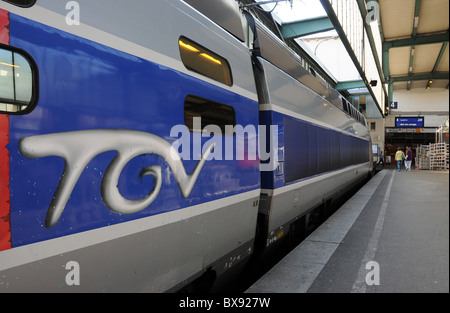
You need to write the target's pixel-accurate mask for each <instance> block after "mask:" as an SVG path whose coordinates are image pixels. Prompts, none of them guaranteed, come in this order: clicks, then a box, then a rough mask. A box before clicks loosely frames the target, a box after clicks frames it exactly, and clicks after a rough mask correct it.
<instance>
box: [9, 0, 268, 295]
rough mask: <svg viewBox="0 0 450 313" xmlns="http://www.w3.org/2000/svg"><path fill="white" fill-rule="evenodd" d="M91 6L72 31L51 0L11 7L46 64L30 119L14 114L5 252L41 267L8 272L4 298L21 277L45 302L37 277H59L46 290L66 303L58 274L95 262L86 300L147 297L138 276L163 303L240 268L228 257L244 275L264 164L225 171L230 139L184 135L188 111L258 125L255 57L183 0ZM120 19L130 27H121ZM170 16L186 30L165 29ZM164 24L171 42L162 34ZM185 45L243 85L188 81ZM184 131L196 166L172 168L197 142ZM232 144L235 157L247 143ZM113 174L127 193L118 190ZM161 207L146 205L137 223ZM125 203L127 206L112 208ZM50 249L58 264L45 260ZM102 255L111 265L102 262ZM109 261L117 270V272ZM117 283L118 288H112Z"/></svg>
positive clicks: (21, 33) (13, 36)
mask: <svg viewBox="0 0 450 313" xmlns="http://www.w3.org/2000/svg"><path fill="white" fill-rule="evenodd" d="M79 4H80V7H81V8H82V9H83V11H82V12H83V13H84V12H86V14H83V26H80V28H77V26H72V27H69V26H67V25H66V24H65V15H66V14H67V11H65V10H64V9H65V8H64V6H61V5H60V2H58V1H50V0H44V1H39V3H37V4H36V5H35V6H33V7H31V8H17V7H14V6H12V5H8V4H4V3H3V2H2V6H3V5H5V6H7V7H8V8H9V9H10V11H11V12H10V13H9V19H10V21H9V26H10V27H9V29H10V45H11V46H13V47H15V48H18V49H21V50H23V51H26V52H27V53H28V54H29V55H30V56H31V58H33V59H34V61H35V62H36V65H37V68H38V69H39V84H40V88H39V103H38V105H37V106H36V108H35V109H34V110H33V111H32V112H31V113H29V114H26V115H10V116H9V123H10V125H9V144H8V146H7V148H8V150H9V156H10V162H9V163H10V172H11V177H10V186H9V187H10V195H11V199H10V202H11V207H10V216H11V219H10V220H11V224H10V226H11V247H12V249H11V250H6V251H3V252H0V260H10V259H11V258H13V259H16V260H17V258H14V256H15V255H16V253H19V255H21V257H20V258H22V259H25V260H29V263H28V264H23V265H21V266H20V267H17V269H16V266H15V265H14V262H13V263H10V262H6V261H2V262H1V263H2V264H3V267H2V273H3V272H4V273H5V277H9V279H8V281H4V280H2V282H5V283H4V284H1V286H0V288H5V291H8V290H16V291H17V290H21V287H23V285H16V287H17V289H15V288H13V286H12V284H11V282H12V281H13V280H14V279H15V278H13V277H21V278H22V279H23V282H24V284H25V285H26V284H29V288H25V289H24V290H28V291H29V290H33V287H36V285H34V284H32V283H30V279H31V280H34V279H35V278H33V277H34V276H33V275H31V276H27V274H29V272H28V271H27V270H25V269H26V268H29V269H30V270H31V271H35V272H40V273H47V274H45V275H49V277H50V278H49V279H44V280H41V282H43V281H44V282H45V284H42V285H40V286H39V288H38V289H37V290H40V291H58V290H59V287H60V285H61V282H64V280H61V277H60V276H58V275H57V274H56V275H52V274H51V273H50V272H49V271H51V268H52V267H54V264H57V263H58V264H61V262H62V260H66V257H70V258H71V261H77V260H80V264H81V263H83V262H82V260H86V259H89V263H90V265H86V266H83V265H81V266H82V270H86V272H84V273H86V276H85V277H89V278H86V279H87V281H86V282H89V283H86V284H81V289H80V290H87V291H94V290H97V291H101V290H114V291H119V290H120V291H125V290H139V288H137V287H136V285H135V287H130V285H128V284H127V283H123V282H130V284H133V279H134V278H133V277H137V276H136V273H138V272H139V271H140V270H142V271H141V272H140V273H145V274H143V275H144V276H142V277H141V278H142V279H143V280H142V282H143V285H142V286H144V285H145V288H143V289H147V290H151V291H165V290H169V289H171V288H173V287H175V286H182V285H183V284H186V283H189V282H190V281H191V280H192V279H193V278H195V277H197V276H199V275H201V274H202V273H203V272H204V271H206V270H207V269H208V268H212V267H219V268H214V270H216V271H217V272H220V271H223V270H224V269H222V267H223V266H227V267H230V266H231V265H232V264H233V262H230V261H229V260H228V261H227V258H231V259H232V260H234V261H235V263H236V259H237V260H239V261H240V260H242V259H244V255H243V254H242V251H243V250H245V251H246V252H247V255H248V254H249V253H251V247H252V242H253V237H254V233H255V229H256V217H257V211H258V207H257V203H258V195H259V190H260V174H259V160H258V158H257V155H256V156H255V158H253V159H252V160H247V161H245V160H244V161H242V160H225V151H220V153H218V152H217V151H216V150H213V151H212V152H211V149H209V151H208V148H211V145H212V144H216V147H218V145H219V144H223V141H225V140H226V138H225V137H227V136H225V134H223V135H220V136H214V138H213V139H211V138H210V137H207V136H202V134H201V133H195V132H194V133H193V132H189V130H188V127H187V125H185V124H186V118H187V115H189V114H195V113H198V112H195V111H194V113H192V112H191V111H189V112H188V111H187V109H186V107H187V106H188V103H187V102H188V100H187V99H190V100H189V101H191V102H192V101H198V102H199V103H202V102H205V103H207V104H210V105H219V104H220V105H225V106H227V107H231V108H232V110H231V111H229V112H231V113H230V114H233V115H234V119H235V123H239V124H242V125H253V126H256V127H257V125H258V103H257V102H256V101H255V100H256V90H255V87H254V82H253V74H252V67H251V60H250V53H249V51H248V49H247V48H246V46H245V45H244V44H242V42H241V41H239V40H237V39H236V38H235V37H234V36H231V35H230V34H228V33H227V32H225V31H224V30H223V29H221V28H220V27H219V26H217V25H215V24H214V23H212V22H211V21H210V20H208V19H207V18H205V17H204V16H202V15H201V14H200V13H198V12H197V11H196V10H194V9H192V8H191V7H190V6H188V5H186V4H185V3H184V2H182V1H163V2H161V3H159V4H158V8H157V10H156V8H154V7H153V5H152V4H151V3H146V4H144V6H147V7H142V5H140V6H133V5H129V4H128V3H125V2H123V3H120V2H115V3H110V2H108V1H105V2H102V3H101V2H92V1H79ZM118 12H120V14H121V16H124V17H129V18H128V19H126V20H125V21H123V18H120V17H119V16H117V14H118ZM90 14H92V15H90ZM149 15H150V16H149ZM114 16H117V18H118V19H115V18H112V17H114ZM167 16H171V18H172V19H175V20H176V21H177V24H176V25H177V27H173V25H169V24H168V23H167V22H168V19H167ZM131 17H132V18H131ZM118 21H122V22H124V23H125V25H123V24H121V23H118ZM162 25H165V27H167V28H166V31H164V32H160V31H159V29H158V28H159V27H161V26H162ZM155 29H158V31H155ZM181 36H183V37H181ZM180 38H188V39H189V40H191V41H192V42H195V43H196V44H198V45H199V46H202V47H205V51H206V49H208V50H209V51H211V53H212V52H214V53H215V54H214V55H216V54H217V55H220V56H221V57H223V58H225V59H226V61H227V62H228V64H229V66H230V68H231V73H232V85H231V86H228V85H226V84H224V83H222V82H219V81H217V80H216V79H211V78H209V77H206V76H204V75H202V74H200V73H198V72H196V71H192V70H190V69H188V68H187V67H186V66H185V65H184V63H183V60H182V59H181V57H180V49H182V47H181V46H180V45H181V43H180ZM205 60H206V61H205V62H214V61H215V60H211V58H210V59H209V60H208V59H205ZM192 99H194V100H192ZM189 105H191V104H189ZM200 117H201V116H200ZM174 126H178V128H176V131H174V132H172V128H173V127H174ZM179 126H185V130H186V131H187V134H188V135H187V137H185V138H184V139H186V138H187V139H188V140H187V142H186V141H184V142H183V146H182V147H180V149H179V150H178V151H176V153H179V154H181V153H182V152H183V149H187V150H188V152H189V155H188V159H182V160H178V161H172V160H171V159H170V153H171V148H170V147H171V146H172V144H174V143H175V142H176V141H177V140H178V139H180V134H183V135H186V132H182V133H179V132H178V130H180V129H181V130H183V127H181V128H180V127H179ZM201 126H203V124H201ZM229 137H231V138H232V142H233V146H238V145H239V141H244V144H245V142H246V141H247V139H244V138H238V137H237V136H229ZM196 144H197V145H198V146H195V145H196ZM133 150H135V151H134V152H133ZM206 153H211V155H212V154H214V159H213V160H210V161H209V160H208V161H206V162H204V164H202V165H201V166H200V168H198V171H197V172H198V177H194V178H193V179H191V180H190V181H188V178H190V177H188V176H186V175H189V174H191V173H192V172H194V170H196V169H197V167H198V164H200V162H201V159H202V157H203V156H205V154H206ZM87 156H89V157H87ZM189 156H190V158H189ZM119 163H120V164H119ZM149 165H151V166H153V167H152V168H150V167H149ZM144 170H145V174H143V171H144ZM158 171H159V175H158V174H157V173H155V172H158ZM184 172H185V173H184ZM108 173H109V174H110V175H109V174H108ZM114 173H116V174H118V175H117V177H116V179H117V182H116V183H115V182H114V181H113V182H110V181H109V180H110V179H113V178H111V177H112V176H114V175H116V174H114ZM108 175H109V176H108ZM106 176H108V178H105V177H106ZM152 176H153V177H152ZM212 182H214V183H212ZM158 183H159V184H160V186H159V187H158ZM188 185H192V186H190V187H192V189H191V190H189V188H190V187H189V186H188ZM116 186H117V187H116ZM150 191H151V192H150ZM149 192H150V193H149ZM240 195H245V196H244V197H241V196H240ZM64 197H65V198H66V200H67V202H66V204H64V203H63V202H64V201H63V200H62V199H63V198H64ZM151 197H152V198H153V199H151V200H152V203H151V204H150V205H148V207H146V208H143V209H140V210H137V211H136V212H133V214H128V213H130V212H131V211H130V212H128V211H127V210H131V208H132V207H135V205H137V204H138V202H143V203H144V202H145V201H147V200H148V199H149V198H151ZM108 199H109V200H108ZM236 199H238V201H237V200H236ZM118 200H120V201H121V202H122V203H124V204H123V207H122V208H115V207H114V206H115V205H116V206H117V201H118ZM108 201H109V202H110V205H108ZM61 203H62V204H61ZM228 203H230V204H228ZM199 208H200V209H199ZM50 215H51V216H50ZM49 216H50V217H49ZM135 221H137V222H139V221H142V222H141V223H140V225H141V226H140V227H139V228H133V230H132V231H130V233H128V234H127V236H124V237H123V238H122V237H121V236H117V237H116V236H114V235H112V238H109V239H108V240H106V239H105V241H104V242H100V243H97V242H96V241H97V240H96V238H95V236H97V232H100V233H102V234H103V235H101V238H102V236H104V234H109V233H112V234H114V233H115V232H118V233H119V234H120V233H121V232H122V229H128V230H129V229H130V226H127V225H134V224H133V223H134V222H135ZM236 221H239V222H236ZM122 224H123V226H121V225H122ZM90 236H94V237H93V238H92V241H91V240H90V239H89V237H90ZM109 236H110V237H111V235H109ZM64 238H66V239H64ZM80 238H84V239H83V240H84V242H83V243H82V244H81V247H79V245H80V240H81V239H80ZM135 239H136V241H134V240H135ZM133 242H134V243H133ZM44 243H45V244H44ZM41 244H44V246H46V248H45V249H44V250H50V251H51V252H49V253H50V255H46V253H44V255H42V257H33V256H35V252H34V251H35V250H36V249H39V247H40V246H41ZM125 246H128V248H125ZM97 248H99V251H100V252H101V253H100V252H94V251H95V250H96V249H97ZM249 248H250V250H248V249H249ZM16 249H18V250H16ZM123 249H125V250H123ZM16 251H18V252H16ZM124 253H125V254H124ZM38 255H40V254H39V253H38ZM125 255H126V257H125ZM108 259H111V260H114V259H115V260H117V261H114V262H113V263H111V265H108V263H109V262H110V261H108ZM221 262H222V263H223V262H224V263H223V264H222V263H221ZM105 263H107V264H106V265H105ZM8 266H9V267H8ZM60 266H61V265H59V267H60ZM102 267H103V268H102ZM123 268H127V269H129V271H128V272H127V271H124V270H123ZM133 268H134V269H135V273H134V274H133V270H132V269H133ZM18 272H21V273H22V275H19V276H17V275H16V274H17V273H18ZM10 273H14V274H10ZM83 276H84V275H83ZM63 278H64V277H63ZM5 279H6V278H5ZM109 279H110V283H113V285H114V286H115V287H112V288H113V289H108V288H107V287H105V286H103V284H108V280H109ZM94 282H97V283H94ZM120 282H122V283H120ZM142 286H141V287H142ZM114 288H116V289H114Z"/></svg>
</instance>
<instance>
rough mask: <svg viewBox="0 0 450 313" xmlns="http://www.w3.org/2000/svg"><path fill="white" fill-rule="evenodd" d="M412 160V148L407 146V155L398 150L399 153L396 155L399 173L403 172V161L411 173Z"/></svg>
mask: <svg viewBox="0 0 450 313" xmlns="http://www.w3.org/2000/svg"><path fill="white" fill-rule="evenodd" d="M412 158H413V154H412V150H411V146H406V155H405V153H403V151H402V149H401V148H398V149H397V153H395V161H397V168H398V171H399V172H400V171H401V169H402V163H403V161H405V168H406V170H407V171H410V170H411V163H412Z"/></svg>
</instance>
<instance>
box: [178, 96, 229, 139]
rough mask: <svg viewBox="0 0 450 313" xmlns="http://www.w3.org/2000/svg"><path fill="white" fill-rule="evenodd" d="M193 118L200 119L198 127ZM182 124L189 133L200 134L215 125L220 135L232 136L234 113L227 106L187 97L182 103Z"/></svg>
mask: <svg viewBox="0 0 450 313" xmlns="http://www.w3.org/2000/svg"><path fill="white" fill-rule="evenodd" d="M194 117H200V118H201V123H199V125H196V124H195V123H194ZM184 122H185V124H186V126H187V127H188V128H189V130H190V131H191V132H201V131H202V130H203V129H204V128H205V127H206V126H207V125H217V126H219V128H220V129H221V131H222V134H224V135H233V133H234V130H233V128H234V126H235V125H236V113H235V111H234V108H233V107H231V106H229V105H225V104H222V103H218V102H214V101H211V100H208V99H204V98H200V97H196V96H191V95H189V96H187V97H186V99H185V101H184ZM227 125H230V126H232V127H226V126H227ZM199 127H200V128H199Z"/></svg>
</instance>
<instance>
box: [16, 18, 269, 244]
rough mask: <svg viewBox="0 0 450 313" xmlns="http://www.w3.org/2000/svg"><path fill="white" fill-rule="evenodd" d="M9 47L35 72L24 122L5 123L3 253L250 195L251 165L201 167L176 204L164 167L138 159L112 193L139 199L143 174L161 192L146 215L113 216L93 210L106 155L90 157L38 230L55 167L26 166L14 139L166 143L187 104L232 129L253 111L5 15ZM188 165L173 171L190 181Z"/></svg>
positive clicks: (58, 168)
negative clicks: (157, 178) (58, 208)
mask: <svg viewBox="0 0 450 313" xmlns="http://www.w3.org/2000/svg"><path fill="white" fill-rule="evenodd" d="M10 28H11V45H13V46H15V47H18V48H21V49H24V50H25V51H27V52H28V53H29V54H30V55H31V56H32V57H33V58H34V59H35V61H36V63H37V65H38V68H39V79H40V101H39V103H38V106H37V107H36V109H35V110H34V111H33V112H32V113H31V114H29V115H25V116H11V140H10V145H9V147H8V148H9V150H10V162H11V225H12V227H11V229H12V238H13V239H12V240H13V242H12V244H13V247H17V246H21V245H25V244H29V243H33V242H38V241H42V240H48V239H52V238H56V237H60V236H65V235H69V234H73V233H77V232H82V231H86V230H90V229H94V228H98V227H104V226H108V225H112V224H117V223H121V222H125V221H130V220H133V219H138V218H143V217H147V216H151V215H155V214H161V213H164V212H169V211H173V210H178V209H182V208H185V207H188V206H192V205H197V204H200V203H204V202H207V201H212V200H217V199H220V198H223V197H226V196H231V195H235V194H238V193H242V192H247V191H251V190H255V189H258V188H260V175H259V164H258V160H256V161H254V162H239V161H218V160H214V161H208V162H206V164H205V166H204V168H203V170H202V171H201V173H200V176H199V177H198V180H197V182H196V184H195V186H194V189H193V191H192V193H191V195H190V196H189V198H187V199H184V198H183V197H182V195H181V193H180V190H179V189H178V186H177V183H176V181H175V178H174V175H173V174H172V171H171V169H170V167H169V166H168V165H167V164H166V163H165V162H163V161H162V160H161V158H159V157H157V156H154V155H145V156H139V157H137V158H135V159H133V160H132V161H131V162H130V163H129V164H128V165H127V166H126V167H125V169H124V171H123V172H122V174H121V178H120V180H119V190H120V192H121V193H122V195H123V196H124V197H125V198H128V199H139V198H141V197H142V196H144V195H146V194H147V193H148V192H149V191H150V190H151V189H152V187H153V178H152V177H151V176H148V177H144V178H143V179H142V181H140V180H139V178H138V176H139V172H140V171H141V169H142V168H144V167H146V166H149V165H160V166H161V167H162V176H163V184H162V188H161V191H160V193H159V195H158V197H157V199H156V200H155V202H153V203H152V205H151V206H150V207H149V208H147V209H145V210H143V211H141V212H139V213H136V214H133V215H119V214H116V213H113V212H112V211H110V210H109V209H108V208H107V207H106V206H105V205H104V203H103V201H102V198H101V194H100V184H101V179H102V177H103V173H105V170H106V168H107V166H108V165H109V164H110V162H111V160H112V159H113V158H114V156H115V155H116V152H105V153H103V154H101V155H99V156H97V157H95V158H94V159H93V160H92V162H91V163H89V165H88V166H87V167H86V169H85V170H84V171H83V173H82V175H81V177H80V179H79V181H78V183H77V185H76V186H75V188H74V190H73V192H72V195H71V198H70V200H69V201H68V203H67V206H66V208H65V210H64V212H63V214H62V216H61V218H60V220H59V221H58V223H57V224H56V225H55V226H54V227H53V228H50V229H47V228H45V227H44V221H45V216H46V213H47V209H48V207H49V204H50V201H51V200H52V197H53V195H54V193H55V189H56V187H57V185H58V182H59V179H60V177H61V174H62V172H63V169H64V161H63V160H62V159H61V158H58V157H47V158H41V159H26V158H24V157H23V156H22V155H21V154H20V153H19V151H18V142H19V140H20V139H21V138H24V137H29V136H35V135H40V134H50V133H59V132H66V131H76V130H85V129H133V130H139V131H145V132H148V133H152V134H155V135H158V136H160V137H162V138H163V139H165V140H167V141H168V142H170V143H172V142H173V141H175V140H176V139H177V138H170V137H169V134H170V130H171V128H172V126H174V125H184V111H183V109H184V99H185V97H186V96H187V95H188V94H191V95H196V96H199V97H202V98H207V99H210V100H213V101H216V102H219V103H225V104H228V105H231V106H233V107H234V109H235V111H236V119H237V121H236V122H237V124H241V125H244V126H245V125H255V126H256V125H258V104H257V102H255V101H254V100H250V99H248V98H245V97H243V96H240V95H238V94H235V93H233V92H230V91H227V90H224V89H222V88H219V87H217V86H215V85H212V84H209V83H206V82H204V81H202V80H199V79H195V78H193V77H191V76H188V75H186V74H183V73H180V72H177V71H175V70H172V69H170V68H167V67H164V66H160V65H158V64H155V63H152V62H149V61H146V60H143V59H140V58H138V57H135V56H133V55H130V54H126V53H123V52H120V51H117V50H114V49H111V48H109V47H105V46H103V45H100V44H98V43H95V42H92V41H89V40H86V39H83V38H79V37H76V36H73V35H71V34H68V33H65V32H62V31H59V30H57V29H53V28H50V27H47V26H45V25H42V24H39V23H36V22H33V21H30V20H28V19H25V18H22V17H19V16H16V15H14V14H11V25H10ZM208 139H209V138H203V142H205V141H207V140H208ZM197 162H198V161H194V160H192V161H183V165H184V167H185V168H186V172H187V173H190V172H191V171H192V170H193V168H194V166H195V165H196V164H197Z"/></svg>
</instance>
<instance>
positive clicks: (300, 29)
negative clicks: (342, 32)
mask: <svg viewBox="0 0 450 313" xmlns="http://www.w3.org/2000/svg"><path fill="white" fill-rule="evenodd" d="M333 29H334V26H333V24H332V23H331V21H330V19H329V18H328V16H321V17H316V18H311V19H306V20H301V21H295V22H290V23H285V24H283V25H282V28H281V33H282V35H283V38H284V39H290V38H297V37H303V36H307V35H312V34H317V33H322V32H325V31H329V30H333Z"/></svg>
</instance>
